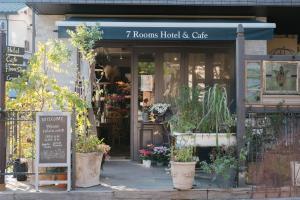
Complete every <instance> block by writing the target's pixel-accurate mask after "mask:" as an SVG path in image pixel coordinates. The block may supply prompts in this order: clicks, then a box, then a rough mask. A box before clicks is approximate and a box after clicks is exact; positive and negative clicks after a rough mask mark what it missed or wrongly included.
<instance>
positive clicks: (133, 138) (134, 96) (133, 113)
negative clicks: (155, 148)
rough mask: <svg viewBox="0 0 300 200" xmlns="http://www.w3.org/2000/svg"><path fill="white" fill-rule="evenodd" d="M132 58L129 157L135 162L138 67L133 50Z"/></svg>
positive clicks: (136, 157) (133, 50)
mask: <svg viewBox="0 0 300 200" xmlns="http://www.w3.org/2000/svg"><path fill="white" fill-rule="evenodd" d="M131 52H132V56H131V58H132V59H131V74H132V75H131V76H132V78H131V79H132V82H131V85H132V86H131V97H132V98H131V102H130V103H131V106H130V108H131V110H130V111H131V115H130V116H131V119H130V121H131V123H130V152H131V153H130V157H131V160H137V159H138V154H137V149H136V147H137V141H138V138H137V136H138V130H137V126H138V67H137V59H138V58H137V54H136V51H135V49H132V51H131Z"/></svg>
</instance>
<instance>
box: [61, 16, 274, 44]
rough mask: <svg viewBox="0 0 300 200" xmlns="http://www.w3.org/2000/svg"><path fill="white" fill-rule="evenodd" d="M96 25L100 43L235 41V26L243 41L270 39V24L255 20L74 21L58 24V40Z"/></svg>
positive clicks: (271, 35) (271, 34) (76, 19)
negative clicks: (78, 28) (240, 28)
mask: <svg viewBox="0 0 300 200" xmlns="http://www.w3.org/2000/svg"><path fill="white" fill-rule="evenodd" d="M80 24H86V25H87V26H96V25H99V26H100V29H101V31H103V40H235V39H236V31H237V26H238V25H239V24H242V25H243V27H244V29H245V38H246V40H270V39H272V38H273V32H274V29H275V28H276V25H275V24H274V23H266V22H260V21H257V20H245V19H243V20H192V19H191V20H189V19H186V20H174V19H173V20H163V19H162V20H149V19H146V20H134V19H129V20H126V19H89V18H88V19H84V18H81V19H78V18H71V19H68V20H66V21H58V22H56V25H57V26H58V37H59V38H66V37H69V36H68V34H67V30H68V29H70V30H74V29H75V28H76V26H78V25H80Z"/></svg>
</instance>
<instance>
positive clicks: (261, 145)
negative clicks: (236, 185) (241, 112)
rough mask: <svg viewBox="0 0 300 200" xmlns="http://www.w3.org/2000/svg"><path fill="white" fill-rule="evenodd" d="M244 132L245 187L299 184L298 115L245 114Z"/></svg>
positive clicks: (274, 113)
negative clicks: (246, 185)
mask: <svg viewBox="0 0 300 200" xmlns="http://www.w3.org/2000/svg"><path fill="white" fill-rule="evenodd" d="M246 130H247V131H246V137H245V142H246V146H245V149H244V150H245V152H246V153H247V156H246V166H247V173H246V174H247V176H246V180H247V181H246V182H247V184H249V185H255V186H264V187H284V186H296V185H298V184H300V173H299V172H300V162H298V161H300V113H299V112H293V111H272V112H266V111H262V112H251V111H249V112H248V113H247V118H246ZM297 181H298V182H297ZM299 186H300V185H299Z"/></svg>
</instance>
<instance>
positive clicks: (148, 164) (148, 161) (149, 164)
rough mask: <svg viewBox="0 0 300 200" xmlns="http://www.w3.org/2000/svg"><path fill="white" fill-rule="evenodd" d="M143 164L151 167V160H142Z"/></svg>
mask: <svg viewBox="0 0 300 200" xmlns="http://www.w3.org/2000/svg"><path fill="white" fill-rule="evenodd" d="M143 166H144V167H146V168H150V167H151V160H143Z"/></svg>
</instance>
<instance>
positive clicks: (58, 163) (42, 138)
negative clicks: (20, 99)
mask: <svg viewBox="0 0 300 200" xmlns="http://www.w3.org/2000/svg"><path fill="white" fill-rule="evenodd" d="M41 167H65V168H67V180H39V168H41ZM50 184H67V191H70V190H71V114H70V113H67V112H60V111H52V112H38V113H37V115H36V160H35V189H36V191H39V186H40V185H50Z"/></svg>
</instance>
